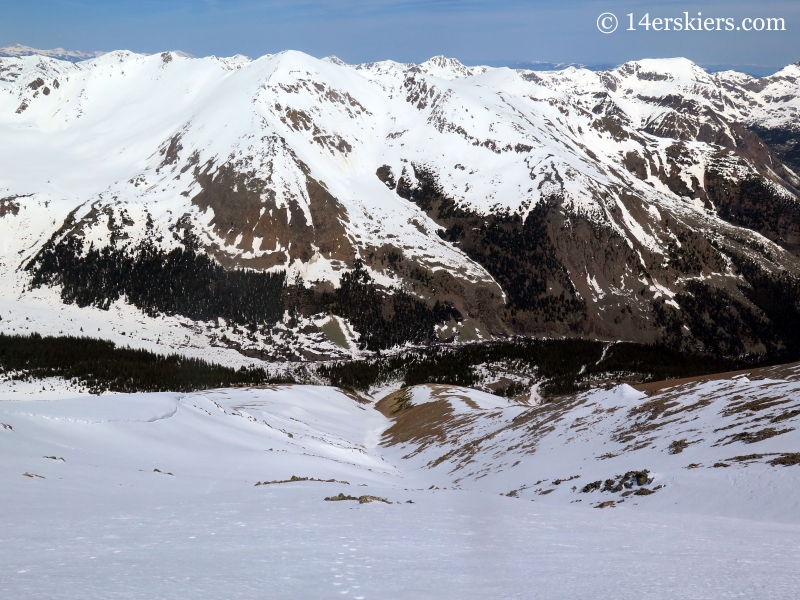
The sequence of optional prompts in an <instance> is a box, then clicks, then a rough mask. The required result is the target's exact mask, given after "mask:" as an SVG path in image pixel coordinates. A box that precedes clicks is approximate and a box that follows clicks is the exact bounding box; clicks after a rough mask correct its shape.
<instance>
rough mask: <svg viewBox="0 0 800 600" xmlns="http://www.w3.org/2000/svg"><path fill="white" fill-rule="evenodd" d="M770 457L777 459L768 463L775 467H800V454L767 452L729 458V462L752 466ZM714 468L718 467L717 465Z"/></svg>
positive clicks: (767, 462)
mask: <svg viewBox="0 0 800 600" xmlns="http://www.w3.org/2000/svg"><path fill="white" fill-rule="evenodd" d="M768 456H775V457H776V458H772V459H770V460H768V461H766V464H768V465H770V466H773V467H777V466H783V467H791V466H794V465H800V452H767V453H765V454H744V455H742V456H734V457H732V458H728V459H727V460H728V461H729V462H738V463H744V464H750V463H754V462H757V461H760V460H761V459H762V458H765V457H768ZM717 464H718V465H722V463H717ZM714 466H715V467H716V466H717V465H714ZM725 466H728V465H725Z"/></svg>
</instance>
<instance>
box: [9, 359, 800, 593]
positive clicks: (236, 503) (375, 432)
mask: <svg viewBox="0 0 800 600" xmlns="http://www.w3.org/2000/svg"><path fill="white" fill-rule="evenodd" d="M798 385H800V384H798V383H797V381H795V375H794V374H792V375H790V376H788V377H787V376H784V377H782V378H778V377H777V376H776V377H775V378H772V379H769V378H768V379H764V380H761V381H747V380H746V379H742V378H740V379H737V380H725V381H722V382H705V383H700V384H692V385H690V386H688V387H684V388H679V389H678V390H677V391H676V390H672V391H667V392H660V393H659V394H656V395H654V396H651V397H644V396H643V394H641V393H640V392H637V391H635V390H633V389H631V388H629V387H627V386H622V387H618V388H615V389H612V390H609V391H598V392H594V393H592V394H589V395H584V396H579V397H576V398H575V399H573V400H575V402H576V403H575V404H574V406H571V407H570V408H569V409H568V410H567V411H566V412H565V413H564V414H563V415H561V418H560V419H559V420H556V421H554V422H553V425H554V429H553V430H552V431H550V432H549V433H548V434H547V436H546V437H544V438H542V439H541V440H539V448H538V449H537V450H536V452H535V453H534V454H533V455H532V457H529V458H528V459H525V458H524V457H522V458H523V459H524V461H523V463H522V464H521V465H520V466H518V467H516V468H515V469H510V468H508V467H504V463H505V462H507V460H508V459H509V458H516V459H519V458H520V456H514V452H513V451H512V450H511V449H506V448H505V445H506V444H507V443H508V442H509V440H508V439H507V436H508V432H505V433H503V431H499V433H498V434H496V436H497V437H501V438H502V437H503V436H505V439H502V440H501V441H500V444H499V445H491V444H490V445H489V446H483V444H484V442H483V441H480V440H479V441H477V442H475V443H473V444H472V447H473V448H477V454H476V455H475V458H476V459H477V460H478V461H479V462H481V463H482V464H483V463H486V464H488V463H489V462H491V461H494V468H493V469H492V470H491V472H489V473H487V475H486V476H485V477H482V478H479V479H476V480H474V481H473V480H470V479H468V478H465V479H464V480H463V481H461V482H460V483H459V484H453V483H452V475H451V474H450V473H447V472H445V471H447V470H449V469H451V467H452V465H450V467H448V466H446V465H445V468H444V469H437V468H429V467H430V465H427V463H426V460H425V457H423V456H422V455H421V454H416V455H413V456H407V453H408V451H409V450H411V451H412V454H413V450H414V449H413V448H406V449H405V450H403V449H401V448H399V447H398V446H397V445H391V435H390V433H391V430H390V428H391V427H392V426H393V421H392V419H394V417H392V419H390V418H387V417H386V416H384V415H383V414H381V413H379V412H378V411H377V410H375V408H374V407H373V406H372V405H368V404H362V403H360V402H357V401H356V400H355V399H353V398H350V397H349V396H347V395H345V394H343V393H342V392H340V391H338V390H336V389H334V388H326V387H313V386H278V387H270V388H259V389H249V388H248V389H230V390H215V391H207V392H201V393H193V394H185V395H182V394H172V393H162V394H131V395H114V396H102V397H80V398H63V399H57V400H49V401H45V400H38V399H35V400H26V401H18V400H16V401H15V400H14V399H12V397H11V396H10V395H9V393H8V389H7V388H5V387H3V388H2V389H0V398H2V399H3V401H0V423H3V424H4V425H3V426H0V453H1V454H2V456H3V461H2V463H0V480H1V481H2V483H1V484H0V507H2V510H1V511H0V515H2V516H0V522H2V527H0V556H1V557H2V558H1V559H0V592H2V594H3V596H4V597H8V598H21V597H25V598H81V599H85V598H110V597H114V598H201V597H203V598H205V597H226V598H234V597H236V598H263V597H265V596H266V597H281V598H288V597H291V598H334V597H337V598H338V597H353V598H530V597H532V595H535V596H537V597H547V598H575V597H589V596H592V597H611V596H614V597H621V598H640V597H647V598H723V597H749V598H755V597H759V598H767V597H768V598H796V597H797V596H798V593H799V592H800V571H799V570H798V569H797V565H798V561H799V560H800V535H798V534H800V517H798V515H800V511H798V510H797V508H798V507H797V495H796V490H797V486H798V482H799V481H798V479H799V478H800V466H797V465H796V466H791V467H782V466H778V467H765V466H763V465H751V466H744V465H734V466H731V467H728V468H708V465H704V468H702V469H701V468H698V469H693V470H686V469H684V468H683V466H684V463H688V462H692V461H694V462H703V463H708V462H710V461H713V460H715V459H716V458H717V457H718V456H727V455H732V454H736V453H744V451H743V450H742V448H740V446H742V444H738V445H737V446H739V447H737V446H726V447H722V448H721V449H717V448H711V447H709V445H708V444H705V445H703V444H693V445H690V446H689V447H688V448H687V449H686V450H684V452H683V453H682V454H678V455H667V454H666V453H665V452H660V453H659V452H658V451H652V452H651V451H649V450H636V451H633V452H631V453H629V454H630V455H631V456H630V457H629V460H628V463H630V464H635V465H636V468H645V467H649V468H651V469H652V473H653V474H654V475H655V482H654V484H655V483H658V482H666V483H667V486H666V487H665V488H663V489H660V490H658V491H657V492H656V493H655V494H654V495H650V496H634V497H631V498H635V499H636V500H635V501H627V502H625V503H624V504H621V503H618V504H617V506H616V508H606V509H599V510H598V509H596V508H592V507H591V504H592V503H596V502H597V501H598V500H604V499H608V498H609V497H610V496H609V494H608V493H605V496H602V494H603V493H602V492H592V493H586V494H584V493H581V492H572V491H570V490H569V486H571V485H572V484H573V483H579V484H580V485H583V484H584V483H587V482H589V481H590V480H591V479H592V478H593V477H594V475H595V474H596V473H600V472H603V473H608V474H609V475H611V474H612V473H613V472H615V471H622V470H624V469H625V468H627V467H626V464H623V463H622V462H620V461H619V459H606V460H601V459H598V458H597V456H596V453H597V452H599V450H600V447H602V446H603V445H606V446H607V445H608V443H609V442H610V440H609V439H608V438H607V437H604V436H603V432H604V431H607V430H611V429H613V428H614V427H615V426H617V425H618V424H619V423H620V422H621V421H624V420H625V415H626V413H625V411H627V410H630V409H631V408H635V407H636V406H639V405H641V404H642V403H643V402H645V401H648V400H651V399H654V398H655V399H657V398H659V397H663V396H662V395H663V394H665V393H671V394H673V395H675V396H676V397H677V398H678V399H679V400H678V401H679V403H682V405H694V404H697V401H698V399H699V398H701V397H702V398H706V399H708V398H711V399H712V402H711V403H709V404H707V405H704V407H703V409H702V412H701V414H700V416H699V418H698V419H696V420H695V421H697V422H692V424H691V426H690V425H689V423H687V424H685V425H683V427H689V428H691V429H696V430H697V433H696V435H697V436H701V435H707V432H708V429H709V428H712V427H714V426H716V427H721V426H725V425H726V424H727V422H726V420H725V418H724V417H723V416H721V414H720V409H722V410H724V409H725V408H730V407H731V406H734V405H735V403H736V402H737V398H741V397H742V396H746V397H747V398H748V399H758V398H762V399H763V397H765V395H766V394H772V395H773V396H775V397H778V398H783V399H786V398H788V399H789V400H790V402H789V403H788V404H787V403H784V404H782V405H780V406H779V407H778V408H780V409H781V410H784V409H787V408H791V407H792V406H795V405H796V404H797V402H798V401H799V400H800V395H799V394H798ZM426 387H428V386H426ZM411 392H412V395H413V397H414V398H415V399H416V400H419V401H421V400H423V399H424V398H426V397H430V396H431V395H433V396H437V397H438V400H439V401H442V402H450V400H453V402H455V404H454V407H456V408H457V410H456V412H455V415H454V416H455V418H460V419H464V418H465V417H471V418H472V426H473V427H474V428H475V430H477V429H479V428H483V433H484V434H485V433H486V431H489V430H492V429H493V428H494V430H495V431H497V430H498V428H497V427H496V425H497V423H499V422H501V421H504V420H505V419H506V417H511V420H512V421H513V417H517V421H520V419H523V420H524V415H525V414H531V413H530V412H529V411H539V410H542V407H535V408H530V407H521V406H517V405H514V404H513V403H511V402H508V401H506V400H503V399H500V398H497V397H494V396H487V395H485V394H482V393H481V392H477V391H475V390H467V389H464V388H449V389H448V388H444V387H442V386H434V387H428V389H427V391H426V390H425V389H421V388H414V389H412V390H411ZM448 398H449V399H450V400H448ZM434 401H435V400H434ZM429 404H430V402H419V404H418V405H417V406H418V408H417V410H419V409H424V408H425V407H426V406H428V405H429ZM545 406H546V405H545ZM612 409H615V410H612ZM404 410H413V409H404ZM770 410H775V407H774V406H773V407H772V408H771V409H770ZM470 411H471V413H470ZM526 411H528V412H526ZM498 413H500V414H498ZM537 414H538V413H537ZM757 414H758V415H760V416H764V414H765V413H764V411H760V412H758V413H757ZM587 415H594V416H595V420H596V422H595V423H593V424H590V427H591V428H592V431H591V432H590V433H589V434H585V436H586V439H584V440H583V441H580V442H576V443H572V444H570V443H569V442H568V441H566V440H564V439H563V435H564V434H565V433H566V432H569V431H571V430H573V429H574V428H572V427H571V426H572V425H573V423H574V422H576V420H577V419H583V420H586V416H587ZM397 422H398V423H399V421H397ZM525 422H526V423H528V424H530V420H528V421H525ZM793 423H794V421H792V420H791V419H789V420H786V421H785V423H784V425H788V426H791V425H792V424H793ZM462 425H463V422H462ZM741 425H742V426H743V427H745V428H746V427H747V424H746V423H741ZM670 427H672V428H673V429H674V428H678V429H679V428H680V427H681V426H680V425H678V424H672V425H670ZM461 429H463V427H462V428H459V427H455V426H453V427H449V428H446V429H445V435H444V437H443V438H441V439H440V440H439V447H438V451H442V450H447V449H448V448H451V447H453V443H454V440H455V438H456V437H458V434H459V431H461ZM501 429H502V428H501ZM655 431H658V432H659V434H658V435H659V441H657V442H656V446H659V450H663V443H664V442H665V441H666V440H669V439H671V438H672V437H674V434H677V433H678V431H677V430H671V431H669V432H668V433H663V432H661V431H660V430H658V429H656V430H655ZM732 431H737V430H735V429H734V430H732ZM518 433H519V435H520V436H521V437H520V438H519V441H523V442H524V441H525V440H526V439H527V440H529V439H531V438H535V437H536V435H535V433H532V432H531V431H527V432H518ZM725 433H729V432H728V431H727V430H726V432H725ZM720 435H724V434H720ZM483 439H487V440H488V439H489V438H486V436H483ZM690 441H694V440H693V438H692V439H690ZM799 441H800V440H798V437H797V434H796V432H792V433H788V434H785V435H781V436H778V437H774V438H771V439H770V440H767V441H766V442H759V443H758V444H751V445H749V446H748V447H747V448H746V450H747V452H751V451H753V452H767V451H771V452H778V451H787V450H792V451H797V450H798V449H800V443H798V442H799ZM417 445H418V447H419V448H422V447H423V446H425V440H424V439H423V438H417ZM623 445H624V444H619V443H617V446H618V447H619V446H623ZM501 447H502V448H501ZM435 450H437V449H436V448H434V447H433V446H428V447H427V448H426V449H423V454H424V453H429V452H434V451H435ZM405 456H407V457H405ZM62 459H63V460H62ZM614 461H617V462H614ZM442 464H443V463H442ZM581 469H584V473H583V474H582V475H581V477H580V478H579V479H576V480H575V481H570V482H563V483H561V484H560V485H558V486H555V487H558V488H559V490H558V493H555V492H554V493H552V494H545V495H540V494H533V495H527V496H526V495H525V493H520V494H519V495H518V496H517V497H508V496H507V495H505V494H503V495H500V494H498V493H497V491H496V490H497V489H500V488H502V489H506V490H507V489H508V485H509V484H510V483H512V480H511V479H509V473H511V472H513V473H514V478H513V483H514V485H515V487H516V488H519V487H524V486H522V484H523V482H525V483H529V484H532V483H533V482H534V481H536V480H537V479H538V480H541V479H544V478H547V479H550V478H552V477H555V476H556V475H561V476H563V477H566V476H567V475H573V474H575V473H580V472H581ZM573 471H574V472H575V473H573ZM585 471H591V473H586V472H585ZM700 471H702V474H703V477H702V478H701V477H698V476H695V474H696V473H698V472H700ZM26 474H27V475H26ZM293 475H294V476H296V477H309V478H317V479H335V480H337V481H338V482H336V483H324V482H318V481H310V480H309V481H294V482H291V481H290V482H287V483H269V484H263V482H272V481H275V480H278V481H281V480H290V479H291V478H292V476H293ZM703 478H704V479H705V480H706V481H707V483H708V484H707V485H703V483H702V482H703ZM344 482H347V483H344ZM257 483H262V485H256V484H257ZM540 483H541V482H540ZM430 487H432V488H433V489H428V488H430ZM543 487H552V486H547V485H545V486H543ZM445 488H449V489H445ZM455 488H460V489H455ZM759 488H762V489H763V492H764V493H758V492H755V493H754V490H758V489H759ZM532 489H533V488H531V490H532ZM737 490H744V491H743V492H742V493H738V492H737ZM340 492H343V493H345V494H347V495H352V496H362V495H364V494H370V495H375V496H380V497H383V498H386V499H388V500H389V501H391V502H393V503H394V504H391V505H387V504H384V503H382V502H373V503H371V504H359V503H357V502H352V501H342V502H325V501H324V500H323V499H324V498H325V497H327V496H333V495H336V494H338V493H340ZM767 492H769V493H767ZM601 496H602V497H601ZM581 498H582V499H583V500H584V501H583V502H581V503H576V502H574V500H575V499H581ZM770 498H771V499H770ZM617 499H619V498H618V497H617ZM408 500H411V501H412V502H413V503H408V502H407V501H408ZM721 515H726V516H721Z"/></svg>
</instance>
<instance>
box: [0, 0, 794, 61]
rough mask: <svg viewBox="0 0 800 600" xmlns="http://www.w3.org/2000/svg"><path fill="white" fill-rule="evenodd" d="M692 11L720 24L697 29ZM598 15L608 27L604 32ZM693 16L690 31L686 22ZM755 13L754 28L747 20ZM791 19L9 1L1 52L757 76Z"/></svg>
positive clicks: (661, 11) (468, 0) (619, 2)
mask: <svg viewBox="0 0 800 600" xmlns="http://www.w3.org/2000/svg"><path fill="white" fill-rule="evenodd" d="M700 14H702V17H703V19H707V20H709V22H711V23H712V25H713V24H717V25H716V26H713V27H711V28H708V29H706V28H700V30H698V29H697V24H698V23H699V22H700V18H699V15H700ZM602 15H609V21H608V24H609V25H610V24H611V22H612V21H613V23H614V28H613V29H611V30H609V31H604V30H603V29H602V28H601V25H602V24H601V23H600V21H599V19H600V17H601V16H602ZM612 17H613V19H612ZM645 18H646V19H647V21H645V20H644V19H645ZM690 18H691V19H693V22H692V24H691V26H689V23H685V24H684V23H683V22H684V21H685V20H687V19H690ZM766 19H770V20H776V19H780V23H781V26H780V27H777V26H776V27H775V28H773V27H767V26H766ZM651 20H652V21H653V22H654V25H653V27H652V28H651V27H649V26H646V25H645V23H646V22H648V23H649V21H651ZM666 20H669V21H670V22H672V23H673V24H674V23H675V22H676V21H681V22H682V24H681V31H678V30H677V29H676V27H672V28H671V29H670V30H669V31H666V30H665V27H664V25H663V23H664V22H665V21H666ZM748 20H749V21H748ZM754 20H756V21H758V23H759V26H757V27H749V26H747V25H746V23H745V21H748V22H749V23H752V22H753V21H754ZM656 23H657V24H656ZM721 23H722V24H725V23H729V26H728V25H725V26H724V27H722V26H719V24H721ZM798 25H800V3H797V2H788V1H786V0H784V1H776V0H766V1H765V2H761V3H753V2H751V1H750V0H702V2H700V3H688V2H686V0H611V1H609V0H573V1H571V2H563V1H562V0H494V1H492V2H490V1H489V0H369V1H367V0H304V1H303V2H286V0H225V2H222V1H220V0H158V1H156V0H141V1H140V2H129V1H127V0H81V1H80V2H74V0H48V2H42V3H32V2H24V1H22V0H7V1H6V2H5V3H4V7H3V19H1V20H0V47H2V46H8V45H10V44H13V43H15V42H17V41H19V40H26V41H27V43H28V44H29V45H31V46H33V47H36V48H57V47H61V48H91V49H94V50H96V49H101V48H112V47H125V48H130V49H131V50H132V51H134V52H140V53H155V52H157V51H160V50H162V51H163V49H165V48H180V49H182V50H183V51H185V52H187V53H189V54H192V55H195V56H208V55H215V56H232V55H234V54H237V53H238V54H244V55H248V56H263V55H265V54H274V53H276V52H279V51H280V50H283V49H286V48H293V49H297V50H299V51H302V52H305V53H306V54H309V55H311V56H329V55H335V56H338V57H339V58H341V59H342V60H343V61H345V62H347V63H349V64H359V63H364V62H371V61H376V60H380V59H382V58H384V57H392V58H393V59H394V60H397V61H398V62H413V63H419V62H422V61H424V60H425V59H426V58H427V57H430V56H437V55H444V56H457V57H459V60H461V62H462V63H464V64H470V65H474V64H487V65H490V66H495V65H497V64H499V63H502V64H509V63H512V64H513V63H525V62H534V61H540V62H543V63H580V64H587V65H608V64H621V63H624V62H627V61H630V60H636V59H640V58H642V57H674V56H683V57H686V58H688V59H690V60H692V61H693V62H695V63H697V64H699V65H710V66H716V65H724V66H741V67H743V68H745V69H748V70H752V68H753V67H756V68H757V69H758V71H759V72H763V71H762V70H761V68H763V69H766V70H769V69H770V68H772V67H774V66H777V65H788V64H791V63H794V62H797V61H798V60H800V35H798V29H800V28H799V27H798ZM745 72H747V71H745Z"/></svg>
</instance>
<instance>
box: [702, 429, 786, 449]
mask: <svg viewBox="0 0 800 600" xmlns="http://www.w3.org/2000/svg"><path fill="white" fill-rule="evenodd" d="M790 431H794V427H790V428H788V429H775V428H774V427H767V428H765V429H761V430H759V431H741V432H739V433H734V434H733V435H728V436H725V437H724V438H721V439H719V440H717V444H719V443H720V442H722V441H724V440H728V441H727V442H725V443H724V444H723V446H727V445H728V444H733V443H734V442H743V443H745V444H755V443H757V442H762V441H764V440H768V439H769V438H772V437H775V436H777V435H781V434H784V433H789V432H790Z"/></svg>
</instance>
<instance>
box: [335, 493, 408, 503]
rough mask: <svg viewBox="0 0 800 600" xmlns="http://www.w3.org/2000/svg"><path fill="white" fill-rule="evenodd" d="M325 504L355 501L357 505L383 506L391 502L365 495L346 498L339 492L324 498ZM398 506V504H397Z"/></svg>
mask: <svg viewBox="0 0 800 600" xmlns="http://www.w3.org/2000/svg"><path fill="white" fill-rule="evenodd" d="M325 500H326V501H327V502H339V501H342V500H356V501H357V502H358V503H359V504H370V503H372V502H383V503H384V504H392V502H391V501H389V500H387V499H386V498H381V497H380V496H370V495H368V494H365V495H364V496H358V497H356V496H346V495H345V494H342V493H341V492H340V493H339V494H338V495H336V496H329V497H327V498H325ZM398 504H400V503H399V502H398Z"/></svg>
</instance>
